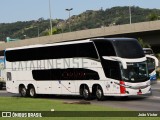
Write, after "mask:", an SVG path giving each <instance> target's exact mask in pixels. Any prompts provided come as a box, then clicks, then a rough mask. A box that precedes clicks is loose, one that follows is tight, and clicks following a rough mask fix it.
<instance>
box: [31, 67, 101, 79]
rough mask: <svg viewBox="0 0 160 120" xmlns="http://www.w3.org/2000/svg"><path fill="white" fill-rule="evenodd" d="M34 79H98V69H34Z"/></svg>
mask: <svg viewBox="0 0 160 120" xmlns="http://www.w3.org/2000/svg"><path fill="white" fill-rule="evenodd" d="M32 75H33V79H35V80H37V81H40V80H90V79H91V80H98V79H99V75H98V73H97V72H96V71H93V70H89V69H83V68H68V69H49V70H33V71H32Z"/></svg>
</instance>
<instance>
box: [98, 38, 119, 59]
mask: <svg viewBox="0 0 160 120" xmlns="http://www.w3.org/2000/svg"><path fill="white" fill-rule="evenodd" d="M95 45H96V47H97V50H98V53H99V55H100V56H101V57H102V56H116V52H115V50H114V47H113V45H112V43H111V42H110V41H105V40H96V41H95Z"/></svg>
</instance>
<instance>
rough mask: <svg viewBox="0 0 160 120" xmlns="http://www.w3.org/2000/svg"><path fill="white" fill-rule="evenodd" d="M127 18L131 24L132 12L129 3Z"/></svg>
mask: <svg viewBox="0 0 160 120" xmlns="http://www.w3.org/2000/svg"><path fill="white" fill-rule="evenodd" d="M129 20H130V24H132V12H131V6H130V5H129Z"/></svg>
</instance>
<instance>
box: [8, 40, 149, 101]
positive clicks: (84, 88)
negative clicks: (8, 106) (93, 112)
mask: <svg viewBox="0 0 160 120" xmlns="http://www.w3.org/2000/svg"><path fill="white" fill-rule="evenodd" d="M5 58H6V60H5V64H6V78H7V82H6V89H7V91H8V92H11V93H20V94H21V96H23V97H25V96H30V97H35V96H36V95H37V94H56V95H81V96H83V98H84V99H90V98H91V97H92V96H94V97H96V98H97V99H98V100H103V98H104V96H131V95H144V94H150V93H151V86H150V80H149V75H148V68H147V59H146V57H145V55H144V52H143V49H142V48H141V46H140V45H139V43H138V42H137V40H136V39H133V38H93V39H87V40H77V41H68V42H60V43H54V44H44V45H32V46H24V47H17V48H9V49H6V51H5Z"/></svg>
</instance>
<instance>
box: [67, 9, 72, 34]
mask: <svg viewBox="0 0 160 120" xmlns="http://www.w3.org/2000/svg"><path fill="white" fill-rule="evenodd" d="M71 10H73V8H70V9H66V11H68V12H69V18H70V17H71V16H70V11H71ZM69 31H70V32H71V26H70V22H69Z"/></svg>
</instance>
